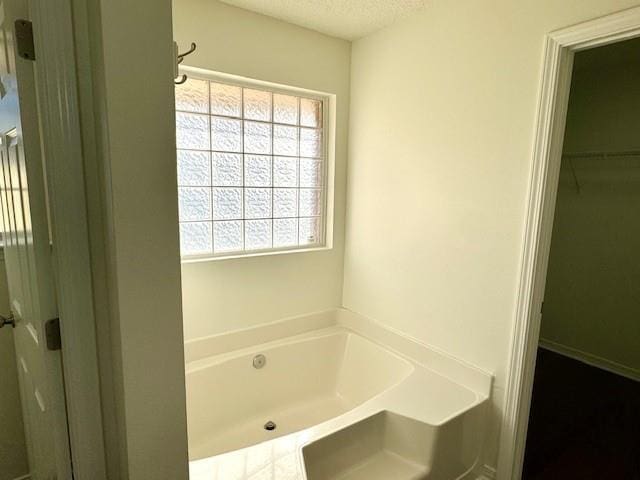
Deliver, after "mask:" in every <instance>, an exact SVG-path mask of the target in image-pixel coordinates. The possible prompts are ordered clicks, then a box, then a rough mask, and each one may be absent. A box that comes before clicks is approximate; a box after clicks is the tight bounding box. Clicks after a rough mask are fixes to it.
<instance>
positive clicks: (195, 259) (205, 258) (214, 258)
mask: <svg viewBox="0 0 640 480" xmlns="http://www.w3.org/2000/svg"><path fill="white" fill-rule="evenodd" d="M328 250H333V247H332V246H326V245H324V246H321V247H311V248H291V249H288V250H277V251H271V250H262V251H260V250H256V251H255V252H251V253H241V254H238V253H232V254H229V255H224V254H221V255H201V256H195V255H194V256H192V257H188V258H181V259H180V263H181V264H183V265H184V264H189V263H203V262H218V261H222V260H240V259H243V258H255V257H270V256H274V255H289V254H293V253H312V252H324V251H328Z"/></svg>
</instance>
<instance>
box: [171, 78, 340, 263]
mask: <svg viewBox="0 0 640 480" xmlns="http://www.w3.org/2000/svg"><path fill="white" fill-rule="evenodd" d="M180 74H185V75H187V76H188V77H192V78H194V79H202V80H208V81H211V82H218V83H226V84H231V85H236V86H239V87H242V88H250V89H263V90H266V91H269V92H271V93H275V94H283V95H295V96H298V97H304V98H310V99H313V100H318V101H320V102H322V133H323V135H322V142H323V145H322V147H323V152H324V158H323V162H324V168H323V172H322V175H323V177H322V199H321V207H322V214H321V216H320V234H321V237H322V241H321V242H320V243H319V244H317V245H296V246H290V247H271V248H266V249H260V250H243V251H237V252H221V253H213V252H211V253H205V254H196V255H187V256H183V255H182V253H181V255H180V259H181V263H198V262H206V261H218V260H229V259H240V258H251V257H258V256H268V255H283V254H290V253H307V252H317V251H323V250H331V249H332V248H333V230H334V202H335V198H334V197H335V145H336V95H334V94H331V93H326V92H320V91H317V90H309V89H305V88H300V87H293V86H289V85H283V84H279V83H273V82H267V81H263V80H255V79H252V78H247V77H241V76H238V75H231V74H227V73H222V72H215V71H212V70H206V69H203V68H197V67H190V66H180ZM176 88H179V87H176ZM243 120H244V119H243ZM271 123H272V124H273V122H271ZM177 150H178V149H177V148H176V152H177ZM243 155H244V152H243ZM272 155H273V154H272ZM176 168H177V158H176ZM297 188H300V187H299V186H298V187H297ZM177 194H178V190H177V187H176V195H177ZM295 218H299V217H295ZM243 220H245V219H243ZM243 234H244V232H243Z"/></svg>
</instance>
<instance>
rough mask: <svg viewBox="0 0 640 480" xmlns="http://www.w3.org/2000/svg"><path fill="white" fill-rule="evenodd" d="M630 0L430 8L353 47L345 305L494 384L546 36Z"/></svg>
mask: <svg viewBox="0 0 640 480" xmlns="http://www.w3.org/2000/svg"><path fill="white" fill-rule="evenodd" d="M637 3H638V2H637V0H611V1H607V2H604V1H601V0H579V1H578V0H573V1H562V2H558V1H555V0H519V1H513V0H494V1H491V2H477V1H475V0H460V1H455V2H454V1H450V0H432V1H430V2H427V7H426V9H425V11H424V12H422V13H420V14H418V15H416V16H414V17H412V18H411V19H408V20H405V21H402V22H400V23H397V24H396V25H394V26H392V27H390V28H387V29H385V30H383V31H381V32H378V33H377V34H374V35H372V36H370V37H367V38H364V39H362V40H358V41H356V42H355V43H354V44H353V47H352V70H351V72H352V89H351V92H352V101H351V110H350V115H351V120H350V130H349V139H350V142H349V172H348V179H349V182H348V198H347V210H348V216H347V230H346V231H347V234H346V236H347V245H346V254H345V280H344V305H345V306H346V307H347V308H350V309H352V310H355V311H357V312H359V313H362V314H364V315H366V316H369V317H371V318H373V319H376V320H379V321H382V322H384V323H385V324H387V325H390V326H392V327H394V328H397V329H399V330H401V331H404V332H406V333H408V334H410V335H412V336H414V337H417V338H419V339H421V340H423V341H425V342H427V343H429V344H432V345H434V346H436V347H438V348H440V349H443V350H444V351H446V352H448V353H451V354H453V355H456V356H457V357H460V358H463V359H465V360H467V361H469V362H471V363H473V364H475V365H477V366H479V367H482V368H484V369H486V370H489V371H491V372H493V373H495V375H496V382H495V389H494V395H495V398H494V404H495V413H496V415H495V417H494V419H493V422H492V433H491V437H490V438H489V442H488V451H487V456H486V461H487V463H489V464H492V465H495V463H496V457H497V440H498V439H497V431H498V430H497V425H498V421H499V416H498V415H499V410H500V409H501V408H502V404H503V397H504V388H505V378H506V377H505V370H506V368H507V362H508V354H509V345H510V338H511V337H510V335H511V330H512V326H513V321H514V310H515V301H516V290H517V284H518V274H519V268H520V255H521V249H522V238H523V229H524V218H525V215H524V213H525V202H526V198H527V187H528V180H529V170H530V167H531V160H532V144H533V134H534V126H535V119H536V106H537V100H538V90H539V85H540V78H541V68H542V51H543V41H544V35H545V34H546V33H547V32H550V31H552V30H555V29H558V28H561V27H565V26H568V25H571V24H575V23H577V22H580V21H583V20H587V19H591V18H594V17H597V16H600V15H603V14H607V13H611V12H614V11H617V10H621V9H624V8H627V7H630V6H633V5H635V4H637Z"/></svg>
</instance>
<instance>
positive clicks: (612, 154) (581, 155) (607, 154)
mask: <svg viewBox="0 0 640 480" xmlns="http://www.w3.org/2000/svg"><path fill="white" fill-rule="evenodd" d="M635 156H640V150H621V151H617V152H614V151H612V152H567V153H563V154H562V157H563V158H598V157H603V158H605V157H635Z"/></svg>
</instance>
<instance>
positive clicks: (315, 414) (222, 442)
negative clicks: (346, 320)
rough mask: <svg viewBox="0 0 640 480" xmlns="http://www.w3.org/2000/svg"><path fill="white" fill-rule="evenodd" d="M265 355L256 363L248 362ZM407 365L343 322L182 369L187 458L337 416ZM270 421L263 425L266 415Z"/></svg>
mask: <svg viewBox="0 0 640 480" xmlns="http://www.w3.org/2000/svg"><path fill="white" fill-rule="evenodd" d="M259 354H260V355H264V356H265V358H266V364H265V366H264V367H263V368H260V369H256V368H254V366H253V358H254V357H255V356H256V355H259ZM413 368H414V367H413V365H412V364H411V363H410V362H408V361H407V360H405V359H403V358H401V357H400V356H398V355H395V354H393V353H391V352H389V351H387V350H385V349H383V348H381V347H380V346H378V345H376V344H374V343H373V342H371V341H369V340H367V339H365V338H363V337H361V336H359V335H357V334H355V333H350V332H348V331H346V330H342V331H329V332H320V333H316V334H312V335H302V336H297V337H293V338H288V339H286V340H284V341H278V342H271V343H267V344H264V345H260V346H259V347H257V348H249V349H244V350H239V351H236V352H232V353H230V354H226V355H219V356H215V357H212V358H209V359H204V360H200V361H198V362H194V363H192V364H190V365H189V367H188V369H187V375H186V379H187V412H188V428H189V456H190V458H191V460H195V459H199V458H204V457H208V456H212V455H218V454H220V453H224V452H228V451H231V450H237V449H239V448H244V447H248V446H250V445H254V444H256V443H259V442H262V441H265V440H269V439H272V438H275V437H279V436H282V435H286V434H289V433H292V432H295V431H298V430H302V429H305V428H308V427H311V426H313V425H315V424H318V423H321V422H324V421H325V420H328V419H330V418H333V417H337V416H338V415H341V414H343V413H345V412H347V411H349V410H351V409H353V408H355V407H356V406H358V405H360V404H362V403H364V402H365V401H367V400H369V399H371V398H373V397H375V396H377V395H379V394H380V393H382V392H384V391H386V390H389V389H390V388H391V387H393V386H394V385H397V384H398V383H400V382H401V381H402V380H403V379H404V378H406V377H407V376H408V375H409V374H410V373H411V372H412V371H413ZM268 421H273V422H275V424H276V429H275V430H273V431H267V430H265V429H264V428H263V427H264V425H265V423H266V422H268Z"/></svg>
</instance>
